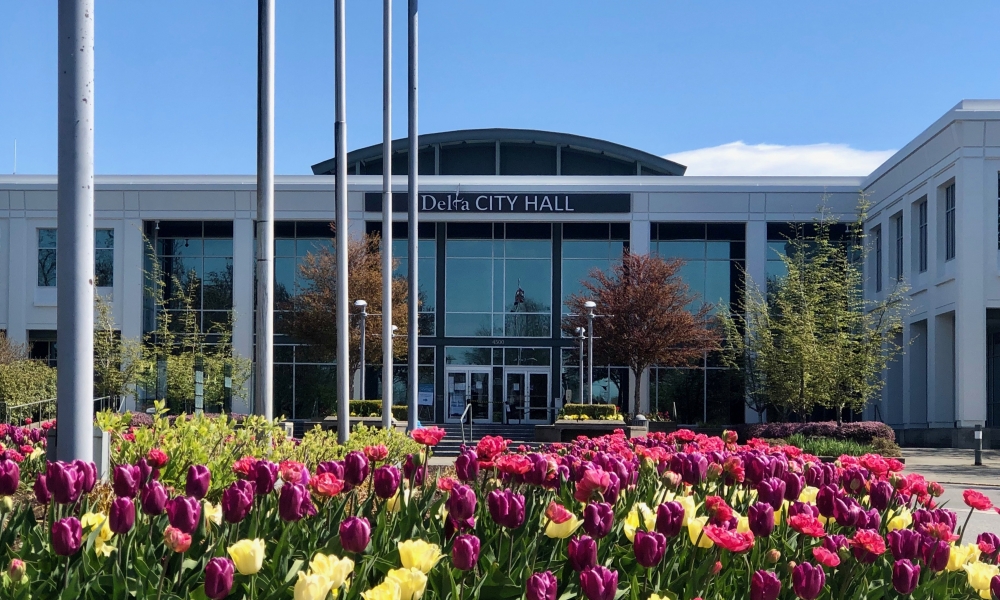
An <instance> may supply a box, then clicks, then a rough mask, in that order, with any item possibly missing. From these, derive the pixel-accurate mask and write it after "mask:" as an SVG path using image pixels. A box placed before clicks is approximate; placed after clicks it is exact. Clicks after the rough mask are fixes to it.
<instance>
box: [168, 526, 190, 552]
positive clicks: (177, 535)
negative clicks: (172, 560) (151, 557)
mask: <svg viewBox="0 0 1000 600" xmlns="http://www.w3.org/2000/svg"><path fill="white" fill-rule="evenodd" d="M163 545H164V546H166V547H167V548H169V549H171V550H173V551H174V552H187V550H188V548H190V547H191V535H190V534H188V533H184V532H183V531H181V530H180V529H177V528H176V527H171V526H170V525H167V528H166V529H164V530H163Z"/></svg>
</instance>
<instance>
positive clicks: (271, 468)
mask: <svg viewBox="0 0 1000 600" xmlns="http://www.w3.org/2000/svg"><path fill="white" fill-rule="evenodd" d="M250 479H251V480H252V481H253V483H254V491H255V493H256V494H257V495H258V496H266V495H268V494H270V493H271V492H273V491H274V482H275V481H277V480H278V465H276V464H274V463H273V462H271V461H269V460H258V461H257V462H256V464H254V466H253V470H252V471H250ZM340 479H343V477H340Z"/></svg>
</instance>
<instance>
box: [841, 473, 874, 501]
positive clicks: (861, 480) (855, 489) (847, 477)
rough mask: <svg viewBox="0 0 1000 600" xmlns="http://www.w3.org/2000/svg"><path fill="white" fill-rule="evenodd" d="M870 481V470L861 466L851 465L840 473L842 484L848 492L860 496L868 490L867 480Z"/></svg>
mask: <svg viewBox="0 0 1000 600" xmlns="http://www.w3.org/2000/svg"><path fill="white" fill-rule="evenodd" d="M866 481H868V470H867V469H862V468H861V467H849V468H846V469H844V470H843V471H842V472H841V474H840V485H841V486H842V487H843V488H844V491H846V492H847V493H848V494H854V495H856V496H860V495H861V494H863V493H864V492H865V491H866V488H865V482H866Z"/></svg>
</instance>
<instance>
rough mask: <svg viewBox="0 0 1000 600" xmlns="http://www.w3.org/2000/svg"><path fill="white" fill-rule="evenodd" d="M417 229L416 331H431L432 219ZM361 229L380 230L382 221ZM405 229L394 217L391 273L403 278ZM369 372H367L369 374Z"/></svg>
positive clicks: (433, 279)
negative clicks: (394, 266)
mask: <svg viewBox="0 0 1000 600" xmlns="http://www.w3.org/2000/svg"><path fill="white" fill-rule="evenodd" d="M417 227H418V228H419V230H418V232H417V238H418V239H417V252H419V253H420V258H419V259H418V262H419V264H418V265H417V273H418V275H419V277H418V280H419V281H418V282H417V285H418V300H419V302H420V304H419V307H418V314H419V321H420V324H419V327H420V328H419V330H418V333H419V334H420V335H434V331H435V317H434V312H435V307H436V306H437V302H436V301H437V242H436V239H435V228H436V224H435V223H419V224H418V225H417ZM365 231H366V232H368V233H369V234H372V233H374V234H376V235H380V236H381V234H382V223H381V222H377V221H368V222H367V223H366V224H365ZM408 234H409V232H408V230H407V224H406V223H405V222H403V221H395V222H393V224H392V258H393V261H394V262H395V263H396V268H395V269H393V272H392V274H393V277H402V278H404V279H405V278H406V276H407V269H409V253H410V249H409V247H408V244H409V241H408V239H409V235H408ZM369 376H370V374H369ZM369 397H371V396H369Z"/></svg>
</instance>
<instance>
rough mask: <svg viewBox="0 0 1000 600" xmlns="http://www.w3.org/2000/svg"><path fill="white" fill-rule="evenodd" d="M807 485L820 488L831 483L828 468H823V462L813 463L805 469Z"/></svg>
mask: <svg viewBox="0 0 1000 600" xmlns="http://www.w3.org/2000/svg"><path fill="white" fill-rule="evenodd" d="M805 476H806V485H808V486H811V487H814V488H820V487H823V486H824V485H826V484H827V483H830V482H829V480H827V478H826V470H825V469H823V466H822V464H821V463H811V464H810V465H809V466H808V467H806V469H805Z"/></svg>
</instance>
